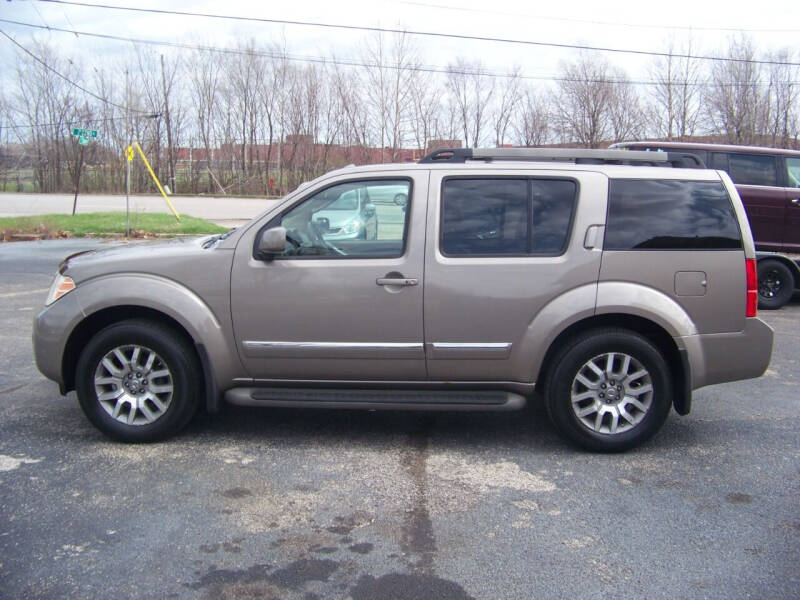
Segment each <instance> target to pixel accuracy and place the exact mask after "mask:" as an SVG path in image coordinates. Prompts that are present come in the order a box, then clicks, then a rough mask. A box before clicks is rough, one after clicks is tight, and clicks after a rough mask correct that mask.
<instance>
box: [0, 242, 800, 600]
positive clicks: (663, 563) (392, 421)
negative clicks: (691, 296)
mask: <svg viewBox="0 0 800 600" xmlns="http://www.w3.org/2000/svg"><path fill="white" fill-rule="evenodd" d="M96 245H98V243H97V242H92V241H86V240H66V241H53V242H30V243H17V244H5V245H0V339H2V340H3V344H2V347H1V348H0V597H3V598H65V597H71V598H78V597H81V598H266V599H273V600H274V599H277V598H281V599H283V600H289V599H302V600H313V599H321V598H326V599H327V598H352V599H353V600H378V599H380V600H392V599H399V600H412V599H413V600H425V599H467V598H475V599H534V598H537V599H539V598H569V599H582V598H651V599H652V598H665V599H670V600H674V599H678V598H721V599H722V598H724V599H726V600H727V599H731V598H798V597H800V485H798V483H799V482H800V477H798V474H799V473H798V471H799V468H800V416H799V415H800V410H798V404H799V403H800V385H799V384H800V379H799V378H798V358H800V298H798V297H797V296H796V297H795V300H794V302H793V303H791V304H790V305H789V306H787V307H785V308H784V309H782V310H780V311H777V312H772V313H767V312H762V313H761V316H762V317H763V318H764V319H765V320H766V321H767V322H769V323H770V324H771V325H772V327H773V328H775V331H776V346H775V352H774V355H773V361H772V365H771V366H770V370H769V371H768V372H767V374H766V375H765V376H764V377H762V378H761V379H758V380H753V381H745V382H739V383H734V384H726V385H720V386H716V387H711V388H707V389H703V390H700V391H698V392H697V393H696V394H695V403H694V409H693V411H692V413H691V414H690V415H689V416H688V417H683V418H681V417H678V416H677V415H676V414H674V413H673V414H672V415H671V417H670V419H669V421H668V422H667V425H666V426H665V428H664V429H663V430H662V432H661V433H660V435H659V436H658V437H657V438H656V439H655V440H653V441H652V442H651V443H649V444H648V445H646V446H645V447H643V448H641V449H639V450H637V451H634V452H629V453H627V454H624V455H619V456H600V455H592V454H587V453H584V452H580V451H576V450H574V449H573V448H572V447H569V446H567V445H565V444H564V443H563V442H562V441H561V440H560V439H559V438H558V437H556V435H555V433H554V432H553V430H552V428H551V426H550V424H549V423H548V422H547V420H546V417H545V415H544V413H543V411H542V410H541V409H540V408H539V407H535V406H534V407H532V408H530V409H528V410H526V411H524V412H523V413H516V414H515V413H511V414H488V415H480V414H441V415H420V414H403V413H379V412H376V413H368V412H347V411H341V412H340V411H321V410H318V411H300V410H245V409H241V408H236V407H227V408H226V409H225V411H224V412H223V413H222V414H220V415H216V416H213V417H212V416H205V415H204V416H201V417H199V418H197V419H196V420H195V421H194V422H193V423H192V425H190V427H189V428H188V430H187V431H186V432H185V433H184V434H182V435H181V436H180V437H178V438H176V439H174V440H172V441H169V442H167V443H160V444H152V445H146V446H129V445H122V444H117V443H112V442H109V441H107V440H106V439H105V438H104V437H102V435H101V434H99V433H98V432H97V431H96V430H94V429H93V428H92V427H91V426H90V425H89V423H88V421H87V420H86V419H85V418H84V417H83V415H82V414H81V412H80V410H79V408H78V404H77V401H76V399H75V396H74V394H70V395H69V396H67V397H66V398H62V397H61V396H59V395H58V392H57V390H56V386H55V384H53V383H51V382H48V381H46V380H45V379H44V378H43V377H42V376H41V375H40V374H39V373H38V372H37V370H36V367H35V365H34V362H33V356H32V350H31V344H30V334H31V321H32V319H33V316H34V315H35V313H36V311H38V310H39V308H40V306H41V303H42V302H43V300H44V297H45V295H46V291H47V288H48V286H49V284H50V281H51V277H52V274H53V272H54V270H55V267H56V265H57V263H58V261H59V260H60V259H61V258H62V257H63V256H64V255H66V254H68V253H70V252H75V251H77V250H78V249H81V248H85V247H91V246H96Z"/></svg>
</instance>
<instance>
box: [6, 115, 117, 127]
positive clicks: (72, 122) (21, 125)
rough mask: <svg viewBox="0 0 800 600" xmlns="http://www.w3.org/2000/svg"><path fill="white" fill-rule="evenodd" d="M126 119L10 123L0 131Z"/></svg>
mask: <svg viewBox="0 0 800 600" xmlns="http://www.w3.org/2000/svg"><path fill="white" fill-rule="evenodd" d="M126 118H127V117H97V118H94V119H80V120H77V121H65V122H63V123H31V124H21V123H20V124H17V123H11V124H9V125H2V124H0V129H35V128H37V127H58V126H61V125H88V124H89V123H108V122H111V121H124V120H125V119H126Z"/></svg>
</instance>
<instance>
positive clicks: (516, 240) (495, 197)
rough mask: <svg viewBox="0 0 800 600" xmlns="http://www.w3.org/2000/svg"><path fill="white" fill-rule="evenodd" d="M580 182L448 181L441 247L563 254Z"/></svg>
mask: <svg viewBox="0 0 800 600" xmlns="http://www.w3.org/2000/svg"><path fill="white" fill-rule="evenodd" d="M576 191H577V185H576V183H575V182H574V181H570V180H561V179H505V178H483V179H473V178H470V179H447V180H445V182H444V185H443V195H442V227H441V251H442V253H443V254H445V255H447V256H526V255H551V256H552V255H558V254H561V253H562V252H563V251H564V249H565V247H566V243H567V240H568V237H569V228H570V222H571V221H572V213H573V210H574V205H575V195H576Z"/></svg>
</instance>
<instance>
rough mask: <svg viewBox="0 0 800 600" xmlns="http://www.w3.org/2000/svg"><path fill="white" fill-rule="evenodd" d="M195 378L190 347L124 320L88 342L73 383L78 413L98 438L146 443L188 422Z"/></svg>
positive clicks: (156, 327) (165, 330)
mask: <svg viewBox="0 0 800 600" xmlns="http://www.w3.org/2000/svg"><path fill="white" fill-rule="evenodd" d="M200 373H201V368H200V365H199V364H198V360H197V357H196V355H195V351H194V348H192V347H191V346H190V345H189V344H188V343H187V342H186V341H185V340H184V339H183V338H182V337H181V336H180V335H178V334H177V333H176V332H175V331H174V330H172V329H171V328H169V327H165V326H164V325H161V324H159V323H156V322H153V321H144V320H128V321H122V322H120V323H115V324H113V325H110V326H108V327H106V328H105V329H103V330H101V331H100V332H99V333H97V334H96V335H95V336H94V337H93V338H92V339H91V340H89V343H88V344H87V345H86V347H85V349H84V350H83V352H82V353H81V356H80V358H79V359H78V364H77V367H76V373H75V384H76V391H77V393H78V400H79V402H80V405H81V408H82V409H83V412H84V413H86V416H87V417H88V418H89V420H90V421H91V422H92V423H93V424H94V425H95V426H96V427H97V428H98V429H100V430H101V431H102V432H103V433H105V434H106V435H108V436H109V437H112V438H114V439H117V440H120V441H123V442H151V441H156V440H160V439H163V438H165V437H168V436H170V435H173V434H175V433H177V432H178V431H179V430H180V429H182V428H183V427H184V426H185V425H186V424H187V423H188V422H189V420H190V419H191V418H192V415H193V414H194V412H195V409H196V408H197V406H198V402H197V399H198V395H199V389H198V383H197V382H198V381H200V380H202V377H200V376H199V374H200Z"/></svg>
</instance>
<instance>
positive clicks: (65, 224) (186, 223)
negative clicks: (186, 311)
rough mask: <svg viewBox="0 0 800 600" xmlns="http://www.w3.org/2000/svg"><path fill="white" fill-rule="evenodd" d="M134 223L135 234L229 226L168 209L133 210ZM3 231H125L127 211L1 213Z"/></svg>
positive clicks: (45, 234) (97, 233)
mask: <svg viewBox="0 0 800 600" xmlns="http://www.w3.org/2000/svg"><path fill="white" fill-rule="evenodd" d="M130 226H131V232H132V234H133V235H134V236H135V237H143V236H147V235H156V234H157V235H199V234H207V233H223V232H225V231H227V229H226V228H225V227H220V226H219V225H215V224H214V223H211V222H210V221H206V220H205V219H200V218H198V217H191V216H189V215H182V216H181V220H180V221H176V220H175V217H173V216H172V215H169V214H166V213H131V216H130ZM0 233H1V234H2V238H3V239H6V240H8V239H10V238H11V235H12V234H39V235H41V236H42V237H54V238H57V237H86V236H108V235H125V213H124V212H98V213H82V214H77V215H58V214H56V215H32V216H25V217H0Z"/></svg>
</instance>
